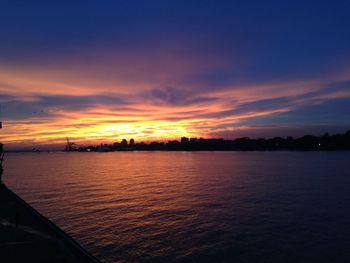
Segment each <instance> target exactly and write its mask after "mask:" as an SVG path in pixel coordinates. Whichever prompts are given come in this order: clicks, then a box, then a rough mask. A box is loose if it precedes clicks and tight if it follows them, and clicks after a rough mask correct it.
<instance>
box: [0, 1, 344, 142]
mask: <svg viewBox="0 0 350 263" xmlns="http://www.w3.org/2000/svg"><path fill="white" fill-rule="evenodd" d="M349 13H350V1H203V0H202V1H199V0H198V1H188V0H187V1H55V2H53V1H13V0H11V1H1V6H0V32H1V35H0V101H1V103H2V104H3V111H4V113H3V114H4V117H5V119H6V120H7V122H9V123H11V122H12V124H13V126H16V125H17V126H16V127H17V128H16V130H11V129H9V130H8V131H5V134H6V135H5V137H6V138H5V139H7V140H9V141H10V142H14V143H18V142H20V141H21V140H25V141H28V142H29V141H32V140H37V138H44V137H45V136H46V137H45V138H46V139H42V140H41V141H43V142H50V141H54V136H53V134H56V131H55V129H54V128H55V127H56V126H55V125H62V124H63V123H64V124H65V126H66V130H64V131H62V134H60V136H63V134H64V133H71V134H72V136H73V137H74V136H75V137H84V140H89V139H90V138H93V139H96V137H98V138H100V137H103V136H104V135H105V136H106V137H107V138H109V137H108V136H117V137H118V136H119V135H120V136H122V135H123V136H128V135H131V134H132V133H137V134H139V137H140V138H143V139H147V138H156V137H164V138H168V137H169V138H170V137H172V136H178V135H181V134H187V135H195V134H199V135H207V136H210V135H215V136H217V135H222V134H225V136H226V135H227V134H228V136H231V137H235V136H236V135H237V134H241V133H242V132H246V133H247V135H249V134H252V136H259V135H271V136H273V135H279V133H282V134H281V135H287V134H288V129H289V128H290V131H291V132H292V133H298V134H299V133H309V132H316V133H323V132H325V131H327V129H329V130H330V131H335V132H337V131H342V130H344V129H349V128H350V122H349V119H350V118H349V117H350V85H349V83H350V30H349V28H350V16H349ZM38 112H42V114H38ZM140 112H142V114H141V113H140ZM86 116H91V118H90V119H88V118H87V117H86ZM101 116H103V117H101ZM116 116H117V117H116ZM130 116H132V117H131V118H130ZM127 117H129V118H127ZM92 119H93V120H92ZM20 120H21V121H20ZM181 120H182V121H181ZM30 121H32V122H35V124H36V125H37V126H40V125H43V124H44V123H47V122H48V121H49V122H50V123H52V124H55V125H53V126H52V127H46V126H45V127H46V128H44V127H41V126H40V127H41V129H47V132H46V133H45V134H46V135H43V134H42V133H40V134H39V133H37V132H36V128H35V127H34V126H33V125H31V123H30ZM106 123H108V125H109V126H106ZM166 123H168V125H167V124H166ZM163 124H164V125H165V126H169V125H170V126H171V125H173V129H172V130H171V131H169V130H167V129H166V131H164V133H160V134H159V133H157V132H153V133H152V134H153V135H150V136H148V135H147V134H148V133H147V134H145V133H143V132H142V131H143V130H142V127H144V128H145V129H147V130H152V129H154V130H159V129H161V128H162V127H163V128H164V126H162V125H163ZM79 125H81V127H90V130H87V129H86V128H84V129H85V130H84V131H82V130H83V128H81V130H80V131H78V130H77V128H76V127H80V126H79ZM113 125H114V126H113ZM123 125H124V126H125V125H127V126H128V128H127V129H126V128H125V127H124V126H123ZM73 127H75V128H73ZM101 127H109V128H110V129H109V128H108V129H109V130H108V129H107V130H108V131H115V133H116V134H117V135H114V134H109V133H108V134H104V133H103V132H97V134H98V135H96V137H94V136H92V135H91V134H93V132H91V130H94V129H95V130H98V129H103V128H101ZM113 127H114V128H113ZM121 127H122V128H121ZM123 127H124V128H123ZM123 129H124V130H123ZM19 131H22V132H21V135H19V134H17V133H19ZM238 131H239V132H238ZM250 131H254V133H253V132H250ZM296 131H297V132H296ZM23 134H26V136H22V135H23ZM50 134H52V136H51V135H50ZM288 135H289V134H288ZM291 135H293V134H291ZM39 141H40V139H39Z"/></svg>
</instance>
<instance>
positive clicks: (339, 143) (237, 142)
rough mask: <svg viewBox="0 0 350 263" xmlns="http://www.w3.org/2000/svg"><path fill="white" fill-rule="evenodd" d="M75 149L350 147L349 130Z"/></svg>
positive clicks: (336, 148) (213, 149)
mask: <svg viewBox="0 0 350 263" xmlns="http://www.w3.org/2000/svg"><path fill="white" fill-rule="evenodd" d="M75 150H76V151H104V152H105V151H276V150H277V151H278V150H291V151H293V150H298V151H330V150H350V130H349V131H347V132H346V133H344V134H335V135H329V134H328V133H325V134H324V135H322V136H313V135H305V136H303V137H300V138H296V139H294V138H293V137H287V138H281V137H274V138H269V139H265V138H259V139H251V138H248V137H243V138H237V139H234V140H225V139H222V138H214V139H204V138H187V137H182V138H181V139H180V141H177V140H171V141H168V142H156V141H155V142H151V143H144V142H140V143H136V142H135V140H134V139H131V140H130V143H129V144H128V142H127V140H126V139H123V140H122V141H121V142H120V143H118V142H116V143H114V144H111V145H108V144H103V145H99V146H87V147H80V148H76V149H75Z"/></svg>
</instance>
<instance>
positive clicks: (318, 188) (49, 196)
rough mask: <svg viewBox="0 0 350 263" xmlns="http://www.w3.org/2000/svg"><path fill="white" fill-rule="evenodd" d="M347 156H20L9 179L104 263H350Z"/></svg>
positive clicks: (11, 163)
mask: <svg viewBox="0 0 350 263" xmlns="http://www.w3.org/2000/svg"><path fill="white" fill-rule="evenodd" d="M349 164H350V153H349V152H114V153H24V154H23V153H20V154H8V155H7V156H6V167H5V169H6V174H5V178H4V181H5V182H6V183H7V185H8V186H9V187H10V188H11V189H13V190H14V191H15V192H16V193H18V194H19V195H20V196H21V197H22V198H24V199H25V200H26V201H27V202H29V203H30V204H31V205H33V206H34V207H35V208H36V209H37V210H39V211H40V212H41V213H42V214H44V215H45V216H47V217H48V218H50V219H51V220H52V221H54V222H55V223H56V224H57V225H59V226H60V227H61V228H62V229H64V230H65V231H66V232H68V233H69V234H70V235H71V236H72V237H74V238H75V239H76V240H77V241H78V242H79V243H81V244H82V245H83V246H84V247H85V248H87V250H88V251H90V252H91V253H92V254H94V255H95V256H97V257H98V258H99V259H100V260H101V261H104V262H269V263H271V262H272V263H273V262H278V263H281V262H293V263H294V262H315V263H316V262H317V263H319V262H350V169H349V167H350V166H349Z"/></svg>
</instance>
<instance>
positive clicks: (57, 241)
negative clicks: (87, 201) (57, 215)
mask: <svg viewBox="0 0 350 263" xmlns="http://www.w3.org/2000/svg"><path fill="white" fill-rule="evenodd" d="M0 262H2V263H5V262H99V261H98V260H97V259H96V258H94V257H93V256H91V255H90V254H88V253H87V252H86V251H85V250H84V249H83V248H82V247H81V246H80V245H79V244H78V243H77V242H75V241H74V240H73V239H72V238H71V237H69V236H68V235H67V234H66V233H65V232H63V231H62V230H61V229H60V228H58V227H57V226H56V225H55V224H53V223H52V222H51V221H50V220H48V219H47V218H45V217H44V216H42V215H41V214H40V213H38V212H37V211H36V210H35V209H34V208H32V207H31V206H30V205H28V204H27V203H26V202H25V201H23V200H22V199H21V198H20V197H18V196H17V195H16V194H15V193H13V192H12V191H11V190H9V189H8V188H7V187H6V186H5V185H4V184H1V183H0Z"/></svg>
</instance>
